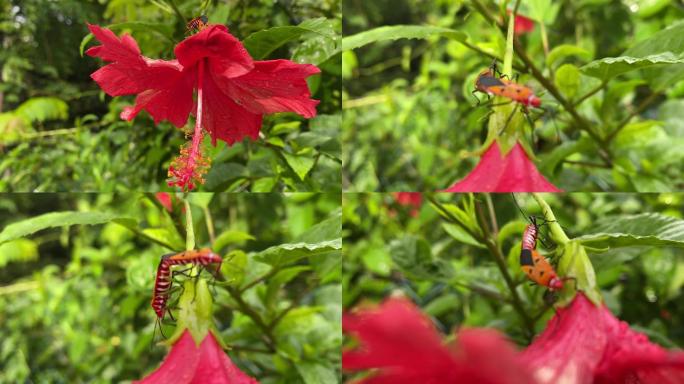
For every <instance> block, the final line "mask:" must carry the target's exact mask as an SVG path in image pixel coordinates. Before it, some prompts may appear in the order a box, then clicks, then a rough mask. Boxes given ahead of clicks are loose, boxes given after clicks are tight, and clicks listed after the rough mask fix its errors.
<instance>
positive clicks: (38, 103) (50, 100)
mask: <svg viewBox="0 0 684 384" xmlns="http://www.w3.org/2000/svg"><path fill="white" fill-rule="evenodd" d="M14 113H16V114H17V115H19V116H21V117H24V118H26V119H27V120H29V121H31V122H36V121H39V122H43V121H47V120H66V119H67V118H68V117H69V106H68V105H67V103H66V102H64V100H62V99H58V98H56V97H33V98H30V99H28V100H26V101H25V102H23V103H21V105H19V107H18V108H17V109H16V110H15V111H14Z"/></svg>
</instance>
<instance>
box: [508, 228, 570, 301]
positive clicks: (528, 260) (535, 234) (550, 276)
mask: <svg viewBox="0 0 684 384" xmlns="http://www.w3.org/2000/svg"><path fill="white" fill-rule="evenodd" d="M538 238H539V225H537V220H536V218H535V217H534V216H530V224H528V225H527V227H525V231H524V232H523V237H522V244H521V246H520V248H521V249H520V268H521V269H522V271H523V272H524V273H525V274H526V275H527V277H528V278H529V279H530V280H532V281H534V282H535V283H537V284H539V285H542V286H544V287H547V288H549V290H550V291H558V290H561V289H563V282H564V281H566V280H571V279H573V278H572V277H566V278H560V277H558V274H557V273H556V270H555V269H554V268H553V266H552V265H551V263H549V261H548V260H547V259H546V258H545V257H544V256H542V255H541V254H540V253H539V252H538V251H537V240H538Z"/></svg>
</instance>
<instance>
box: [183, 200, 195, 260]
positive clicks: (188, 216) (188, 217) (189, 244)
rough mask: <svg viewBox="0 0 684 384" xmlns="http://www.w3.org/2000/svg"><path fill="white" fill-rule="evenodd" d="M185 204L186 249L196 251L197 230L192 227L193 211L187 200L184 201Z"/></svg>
mask: <svg viewBox="0 0 684 384" xmlns="http://www.w3.org/2000/svg"><path fill="white" fill-rule="evenodd" d="M183 203H184V204H185V249H186V250H191V249H195V230H194V228H193V225H192V209H190V203H189V202H188V201H187V200H183Z"/></svg>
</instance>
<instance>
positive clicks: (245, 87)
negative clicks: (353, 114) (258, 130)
mask: <svg viewBox="0 0 684 384" xmlns="http://www.w3.org/2000/svg"><path fill="white" fill-rule="evenodd" d="M320 71H321V70H320V69H318V67H316V66H314V65H311V64H297V63H295V62H292V61H290V60H270V61H255V62H254V69H253V70H252V71H250V72H249V73H247V74H245V75H243V76H240V77H237V78H233V79H228V78H222V77H220V76H217V77H216V81H217V84H218V85H219V87H221V90H222V91H223V92H224V93H225V94H226V95H228V96H230V97H231V98H233V99H234V100H235V101H236V102H238V103H240V104H241V105H243V106H244V107H245V108H247V109H248V110H249V111H251V112H254V113H262V114H266V113H276V112H294V113H297V114H299V115H301V116H303V117H306V118H312V117H314V116H316V105H318V103H319V101H318V100H312V99H310V97H311V93H310V92H309V87H308V85H307V84H306V78H307V77H309V76H311V75H313V74H316V73H319V72H320Z"/></svg>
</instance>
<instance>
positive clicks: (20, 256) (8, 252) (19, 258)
mask: <svg viewBox="0 0 684 384" xmlns="http://www.w3.org/2000/svg"><path fill="white" fill-rule="evenodd" d="M36 259H38V244H36V242H34V241H33V240H29V239H16V240H12V241H8V242H6V243H3V244H0V268H2V267H4V266H5V265H7V264H8V263H11V262H27V261H33V260H36Z"/></svg>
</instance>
